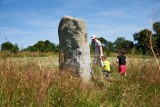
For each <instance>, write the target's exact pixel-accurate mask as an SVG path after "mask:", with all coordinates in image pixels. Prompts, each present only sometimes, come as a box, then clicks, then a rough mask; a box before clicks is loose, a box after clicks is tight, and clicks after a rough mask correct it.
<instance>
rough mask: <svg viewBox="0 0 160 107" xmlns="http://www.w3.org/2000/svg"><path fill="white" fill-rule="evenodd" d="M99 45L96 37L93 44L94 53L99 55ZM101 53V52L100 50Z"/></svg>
mask: <svg viewBox="0 0 160 107" xmlns="http://www.w3.org/2000/svg"><path fill="white" fill-rule="evenodd" d="M100 46H102V44H101V42H100V41H99V40H98V39H96V41H95V45H94V49H95V50H94V52H95V55H100ZM102 55H103V52H102Z"/></svg>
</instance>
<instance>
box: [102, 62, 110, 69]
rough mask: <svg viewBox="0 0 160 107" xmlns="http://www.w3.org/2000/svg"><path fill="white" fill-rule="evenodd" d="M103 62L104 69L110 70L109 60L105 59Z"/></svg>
mask: <svg viewBox="0 0 160 107" xmlns="http://www.w3.org/2000/svg"><path fill="white" fill-rule="evenodd" d="M103 64H104V70H106V71H110V62H109V61H107V60H105V61H104V62H103Z"/></svg>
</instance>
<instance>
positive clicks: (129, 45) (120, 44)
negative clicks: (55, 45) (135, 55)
mask: <svg viewBox="0 0 160 107" xmlns="http://www.w3.org/2000/svg"><path fill="white" fill-rule="evenodd" d="M113 44H114V47H115V52H118V51H119V50H121V49H123V50H125V51H126V52H131V50H132V49H133V47H134V44H133V42H132V41H129V40H126V39H125V38H124V37H118V38H117V39H116V40H115V42H114V43H113Z"/></svg>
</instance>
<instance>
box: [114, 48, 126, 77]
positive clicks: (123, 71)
mask: <svg viewBox="0 0 160 107" xmlns="http://www.w3.org/2000/svg"><path fill="white" fill-rule="evenodd" d="M116 62H117V63H119V66H118V71H119V73H120V74H121V75H127V74H126V69H127V68H126V64H127V58H126V56H125V52H124V50H120V51H119V55H118V56H117V60H116Z"/></svg>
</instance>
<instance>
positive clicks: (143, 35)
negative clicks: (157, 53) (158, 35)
mask: <svg viewBox="0 0 160 107" xmlns="http://www.w3.org/2000/svg"><path fill="white" fill-rule="evenodd" d="M150 32H151V31H150V30H148V29H144V30H141V31H140V32H138V33H135V34H134V35H133V38H134V41H136V43H135V46H136V49H137V50H140V49H141V50H142V53H143V55H145V54H146V53H147V51H149V47H148V43H149V36H148V35H149V34H150Z"/></svg>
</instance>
